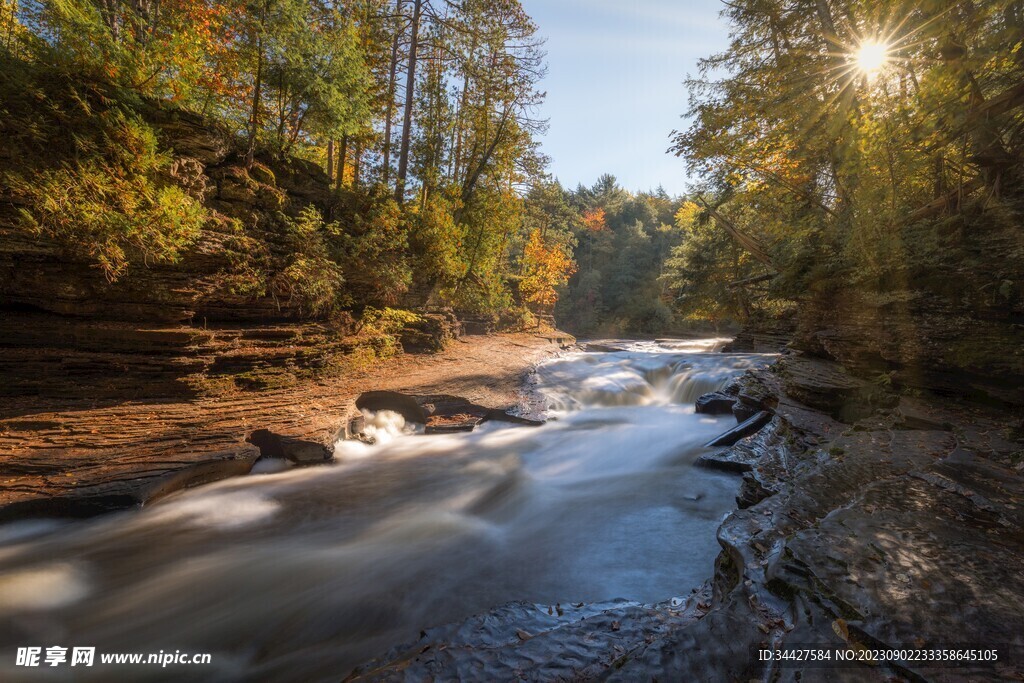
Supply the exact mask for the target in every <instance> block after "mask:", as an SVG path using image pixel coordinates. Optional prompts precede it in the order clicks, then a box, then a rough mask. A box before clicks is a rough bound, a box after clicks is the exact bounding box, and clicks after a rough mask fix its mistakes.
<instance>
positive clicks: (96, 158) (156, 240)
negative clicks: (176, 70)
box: [6, 109, 207, 281]
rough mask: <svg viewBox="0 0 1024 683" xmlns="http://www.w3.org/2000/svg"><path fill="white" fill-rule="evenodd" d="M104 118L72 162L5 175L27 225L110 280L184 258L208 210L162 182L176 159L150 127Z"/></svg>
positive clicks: (78, 142) (121, 117) (112, 113)
mask: <svg viewBox="0 0 1024 683" xmlns="http://www.w3.org/2000/svg"><path fill="white" fill-rule="evenodd" d="M97 117H99V119H100V121H101V126H100V131H99V133H98V134H97V135H95V136H82V137H76V138H75V149H74V150H73V153H72V154H70V155H68V156H69V157H71V159H70V160H65V161H63V162H61V163H60V164H59V165H57V166H56V167H54V168H29V169H28V170H26V171H24V172H21V173H8V174H6V180H7V182H8V184H9V185H10V187H11V191H12V192H13V194H14V195H15V197H17V198H18V200H19V203H21V204H22V205H23V206H22V207H21V208H20V209H19V213H20V215H21V224H22V227H23V228H24V229H26V230H28V231H30V232H32V233H34V234H36V235H39V236H44V237H47V238H50V239H52V240H54V241H56V242H57V243H58V244H60V245H61V246H62V247H63V248H64V249H66V250H67V251H69V252H70V253H73V254H76V255H79V256H81V257H84V258H87V259H89V260H92V261H94V262H95V263H96V265H97V266H98V267H99V268H100V269H101V270H102V271H103V273H104V275H106V277H107V279H108V280H111V281H113V280H116V279H117V278H119V277H121V276H122V275H124V273H125V272H126V271H127V270H128V268H129V266H130V265H131V264H132V263H135V262H139V261H141V262H142V263H143V264H145V265H149V264H153V263H164V262H176V261H178V260H179V259H180V258H181V255H182V253H183V252H184V251H185V250H186V249H188V247H190V246H191V245H192V244H193V243H194V242H195V240H196V238H197V237H198V236H199V231H200V230H201V228H202V226H203V224H204V222H205V221H206V219H207V213H206V211H205V209H204V208H203V206H202V205H201V204H199V203H198V202H197V201H196V200H195V199H193V198H192V197H190V196H189V195H188V194H186V193H185V192H184V191H183V190H182V189H181V188H179V187H176V186H167V185H159V184H158V178H159V176H160V173H161V171H163V170H164V169H165V168H166V167H167V166H168V165H169V164H170V163H171V159H170V157H169V156H168V155H166V154H162V153H159V152H158V151H157V143H156V135H155V134H154V132H153V130H152V129H151V128H150V127H149V126H147V125H146V124H145V123H143V122H142V121H141V120H139V119H137V118H133V117H130V116H127V115H125V114H123V113H122V112H120V111H118V110H116V109H113V110H108V111H106V112H102V113H99V114H97Z"/></svg>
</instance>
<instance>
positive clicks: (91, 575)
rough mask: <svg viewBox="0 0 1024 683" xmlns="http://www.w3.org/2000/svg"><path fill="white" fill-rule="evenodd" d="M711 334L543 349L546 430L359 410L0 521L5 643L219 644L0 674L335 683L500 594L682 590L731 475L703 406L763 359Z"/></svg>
mask: <svg viewBox="0 0 1024 683" xmlns="http://www.w3.org/2000/svg"><path fill="white" fill-rule="evenodd" d="M723 341H724V340H699V341H685V342H684V341H679V342H633V343H629V344H628V345H625V346H624V347H623V348H624V350H622V351H617V352H608V353H583V352H577V353H569V354H565V355H562V356H560V357H558V358H555V359H553V360H550V361H548V362H546V363H544V364H542V365H540V366H539V367H538V369H537V388H538V390H539V391H540V392H541V393H542V394H543V396H544V397H545V400H546V402H547V405H548V409H549V413H548V417H549V420H548V422H547V423H546V424H545V425H543V426H540V427H529V426H520V425H516V426H509V425H506V424H501V423H495V422H491V423H485V424H484V425H482V426H481V427H479V428H478V429H477V430H476V431H475V432H473V433H468V434H446V435H423V434H419V433H415V430H412V429H408V428H403V427H402V424H401V421H400V420H397V421H391V420H389V419H383V418H387V417H388V416H369V417H370V423H371V424H372V425H373V426H374V429H375V430H376V431H377V432H378V439H377V444H376V445H373V446H367V445H365V444H361V443H353V442H340V443H339V444H337V446H336V449H335V456H336V457H335V463H334V464H332V465H329V466H322V467H314V468H304V469H293V470H288V471H284V472H276V473H273V472H272V473H255V474H251V475H248V476H245V477H240V478H236V479H232V480H227V481H224V482H220V483H217V484H212V485H208V486H203V487H201V488H196V489H192V490H189V491H186V492H182V493H180V494H177V495H175V496H172V497H170V498H168V499H165V500H163V501H161V502H159V503H157V504H154V505H151V506H147V507H145V508H143V509H141V510H136V511H130V512H123V513H117V514H113V515H108V516H105V517H102V518H98V519H95V520H90V521H75V522H56V521H42V520H39V521H25V522H18V523H14V524H9V525H6V526H3V527H0V648H2V649H3V650H4V651H5V652H6V653H7V654H11V653H13V652H14V650H15V649H16V647H18V646H23V645H40V646H43V647H44V648H45V647H48V646H51V645H62V646H65V647H72V646H94V647H96V648H97V651H98V652H103V651H106V652H144V653H149V652H157V651H161V650H162V651H165V652H174V651H181V652H194V653H211V655H212V663H211V664H209V665H206V666H203V667H202V669H201V671H199V670H192V671H191V672H190V671H188V670H186V669H183V668H182V667H183V666H184V665H179V666H172V667H168V668H165V669H161V668H160V667H152V666H151V667H145V666H132V667H127V668H124V667H122V668H120V669H117V670H115V669H113V668H106V669H105V668H104V667H102V666H98V665H97V666H95V667H92V668H89V669H83V668H78V669H75V670H71V669H69V668H68V667H66V666H65V667H63V668H61V669H59V670H58V669H50V670H47V667H40V668H38V669H25V668H18V669H7V670H4V669H3V668H0V679H4V680H36V679H38V680H66V679H70V678H73V679H74V680H97V681H99V680H110V679H111V678H110V677H111V676H112V675H116V674H122V675H124V674H129V675H130V676H131V677H132V679H133V680H136V679H138V680H149V679H152V680H164V679H170V678H175V677H178V678H180V677H182V676H186V675H193V676H196V677H198V678H202V679H203V680H339V679H341V678H343V677H344V676H345V675H346V674H347V673H348V672H349V671H350V670H351V669H352V668H353V667H354V666H356V665H358V664H360V663H362V662H364V661H365V660H367V659H370V658H372V657H374V656H377V655H380V654H382V653H383V652H384V651H385V650H387V649H388V648H390V647H391V646H393V645H396V644H398V643H401V642H405V641H411V640H415V639H416V637H417V636H418V634H419V632H420V630H421V629H423V628H426V627H430V626H436V625H439V624H443V623H446V622H450V621H454V620H458V619H462V618H465V617H468V616H470V615H472V614H476V613H479V612H482V611H485V610H487V609H489V608H491V607H494V606H497V605H500V604H503V603H506V602H509V601H512V600H525V601H529V602H535V603H540V604H549V605H554V604H556V603H579V602H596V601H605V600H610V599H615V598H625V599H628V600H635V601H639V602H656V601H660V600H665V599H668V598H671V597H673V596H684V595H686V594H687V593H689V592H690V590H691V589H693V588H695V587H697V586H699V585H700V584H701V583H703V582H704V580H705V579H707V578H708V577H709V576H711V574H712V570H713V564H714V559H715V556H716V555H717V554H718V552H719V546H718V544H717V542H716V540H715V532H716V529H717V527H718V525H719V524H720V522H721V520H722V519H723V517H724V516H725V515H726V514H728V513H729V512H730V511H731V510H732V509H733V508H734V507H735V502H734V497H735V495H736V492H737V489H738V483H739V482H738V479H737V478H735V477H734V476H731V475H727V474H723V473H718V472H714V471H711V470H707V469H703V468H699V467H695V466H694V461H695V460H696V459H697V458H698V457H699V456H700V455H701V454H702V453H703V452H705V449H704V448H703V444H704V443H706V442H707V441H708V440H710V439H711V438H713V437H714V436H716V435H718V434H719V433H721V432H723V431H725V430H726V429H728V428H729V427H731V426H733V425H734V424H735V421H734V420H733V418H732V417H731V416H727V417H714V416H707V415H699V414H695V413H694V407H693V402H694V400H695V399H696V398H697V397H698V396H700V395H701V394H703V393H705V392H708V391H714V390H716V389H719V388H722V387H723V386H725V385H726V384H727V383H728V382H729V381H730V380H732V379H733V378H735V377H737V376H738V375H739V374H741V373H742V372H743V371H744V370H746V369H747V368H749V367H751V366H753V365H758V364H763V363H766V362H767V359H766V357H765V356H760V355H756V354H729V353H720V352H717V349H718V348H720V346H721V344H722V342H723ZM257 471H258V472H259V471H261V470H260V469H258V470H257ZM3 661H4V662H9V661H10V662H12V661H13V657H5V658H4V660H3ZM3 666H6V664H5V665H3ZM129 669H130V671H129Z"/></svg>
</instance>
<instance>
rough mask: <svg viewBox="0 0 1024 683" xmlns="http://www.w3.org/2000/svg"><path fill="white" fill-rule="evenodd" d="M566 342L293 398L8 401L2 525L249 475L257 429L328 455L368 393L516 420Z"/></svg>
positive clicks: (483, 351) (381, 371)
mask: <svg viewBox="0 0 1024 683" xmlns="http://www.w3.org/2000/svg"><path fill="white" fill-rule="evenodd" d="M570 339H571V338H570V337H568V335H560V334H559V333H553V334H546V335H534V334H497V335H467V336H463V337H461V338H460V339H458V340H456V341H453V342H451V343H450V344H449V345H448V347H447V348H446V349H445V350H444V351H441V352H440V353H437V354H403V355H400V356H398V357H395V358H392V359H389V360H385V361H381V362H378V363H376V364H374V365H373V366H372V367H370V368H367V369H365V370H362V371H359V372H351V373H347V374H345V375H343V376H333V377H319V378H316V379H310V380H307V381H303V382H299V383H297V384H295V385H294V386H290V387H287V388H283V389H277V390H274V389H265V390H261V391H258V392H236V393H233V394H229V395H221V396H206V397H203V396H200V397H189V398H163V399H159V400H150V401H145V400H135V401H132V400H127V401H116V402H115V401H97V400H90V399H85V398H76V399H63V400H62V399H59V398H30V397H21V398H19V397H12V398H10V399H6V400H5V402H4V407H3V409H2V413H0V468H2V469H3V471H4V475H3V487H2V490H0V506H2V507H0V518H5V519H16V518H19V517H25V516H32V515H60V516H90V515H92V514H97V513H100V512H103V511H106V510H112V509H119V508H123V507H129V506H131V505H135V504H138V503H139V502H141V501H142V500H145V499H147V498H148V497H150V496H152V495H154V493H163V491H164V489H168V487H170V488H171V489H174V488H182V487H184V486H189V485H193V484H198V483H205V482H208V481H213V480H216V479H221V478H224V477H226V476H233V475H237V474H243V473H245V472H247V471H248V470H249V469H250V468H251V467H252V465H253V463H254V462H255V460H256V459H257V458H258V457H259V456H260V449H259V448H258V447H257V446H256V445H254V444H252V443H249V442H248V441H246V438H247V437H248V436H249V435H250V434H251V433H252V432H253V431H255V430H258V429H266V430H269V431H271V432H273V433H275V434H278V435H281V436H284V437H288V438H291V439H296V440H302V441H305V442H309V443H312V444H320V445H322V446H325V447H326V446H329V445H330V444H331V442H332V439H333V437H334V436H335V435H336V434H337V432H338V431H339V429H341V428H342V427H343V425H344V424H345V423H346V420H347V417H348V415H349V414H350V413H351V412H352V411H353V410H354V404H353V402H354V400H355V398H356V397H357V396H358V395H359V394H361V393H363V392H365V391H370V390H379V389H385V390H393V391H403V392H408V393H414V394H452V395H457V396H461V397H463V398H465V399H468V400H470V401H472V402H474V403H478V404H480V405H483V406H486V407H488V408H496V409H500V410H506V409H510V408H515V407H517V406H519V404H520V403H521V402H522V401H523V400H524V397H523V393H522V382H523V379H524V376H525V374H526V372H527V370H528V369H529V368H530V367H532V366H533V365H534V364H535V363H536V362H537V361H539V360H540V359H542V358H545V357H547V356H549V355H551V354H553V353H555V352H557V351H558V350H559V348H560V340H562V341H569V340H570Z"/></svg>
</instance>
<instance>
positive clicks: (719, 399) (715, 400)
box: [694, 391, 736, 415]
mask: <svg viewBox="0 0 1024 683" xmlns="http://www.w3.org/2000/svg"><path fill="white" fill-rule="evenodd" d="M734 405H736V397H735V396H730V395H729V394H726V393H725V392H722V391H713V392H711V393H710V394H704V395H703V396H701V397H700V398H698V399H697V401H696V403H694V412H697V413H701V414H704V415H730V414H731V413H732V409H733V406H734Z"/></svg>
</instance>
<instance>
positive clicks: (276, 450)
mask: <svg viewBox="0 0 1024 683" xmlns="http://www.w3.org/2000/svg"><path fill="white" fill-rule="evenodd" d="M246 441H248V442H249V443H251V444H252V445H254V446H256V447H257V448H259V449H260V459H261V460H264V459H276V460H289V461H291V462H293V463H295V464H296V465H318V464H321V463H324V462H327V461H328V460H330V459H331V451H330V449H328V448H327V446H324V445H323V444H320V443H316V442H315V441H306V440H304V439H296V438H293V437H289V436H281V435H280V434H275V433H274V432H272V431H270V430H269V429H257V430H255V431H253V432H252V433H251V434H249V436H248V437H247V438H246Z"/></svg>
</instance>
